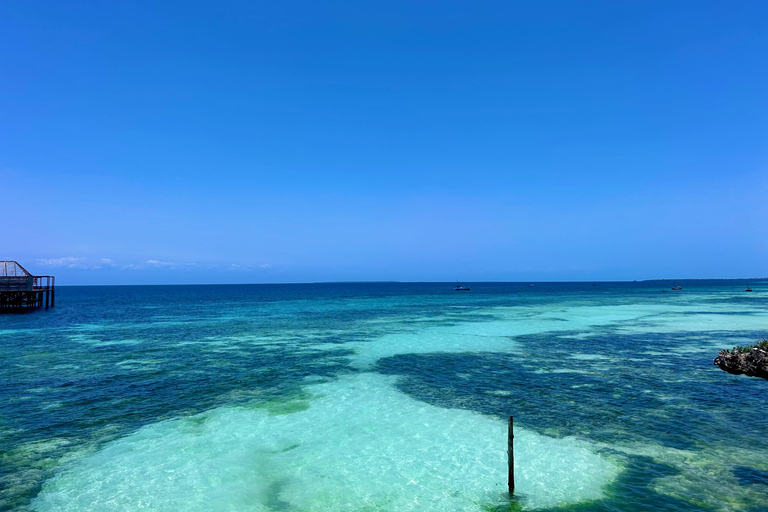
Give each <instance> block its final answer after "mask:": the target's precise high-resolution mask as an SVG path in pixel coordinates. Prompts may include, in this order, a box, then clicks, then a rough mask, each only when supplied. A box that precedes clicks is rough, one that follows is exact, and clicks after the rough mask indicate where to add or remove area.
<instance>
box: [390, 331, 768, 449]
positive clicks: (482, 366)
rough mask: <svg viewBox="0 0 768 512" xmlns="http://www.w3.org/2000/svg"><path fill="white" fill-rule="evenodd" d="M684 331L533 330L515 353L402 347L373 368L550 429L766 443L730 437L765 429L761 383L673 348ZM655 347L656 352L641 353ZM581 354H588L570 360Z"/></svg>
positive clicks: (409, 389) (434, 398)
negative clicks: (726, 373) (404, 350)
mask: <svg viewBox="0 0 768 512" xmlns="http://www.w3.org/2000/svg"><path fill="white" fill-rule="evenodd" d="M684 338H685V337H684V336H682V335H677V334H675V335H660V334H638V335H620V334H616V333H609V332H607V331H605V330H604V331H602V332H598V333H596V334H595V335H594V336H590V337H589V338H588V339H581V338H573V337H569V335H568V334H567V333H566V334H560V335H551V334H549V335H530V336H521V337H518V338H516V339H517V341H519V342H520V343H521V345H522V348H521V349H520V352H519V353H516V354H495V353H465V354H404V355H398V356H394V357H390V358H387V359H383V360H381V361H379V363H378V367H377V369H378V371H380V372H382V373H387V374H393V375H400V376H402V377H403V379H402V380H401V381H400V382H399V384H398V386H399V388H400V389H401V390H402V391H404V392H406V393H409V394H411V395H412V396H414V397H415V398H418V399H420V400H424V401H427V402H429V403H432V404H434V405H438V406H440V407H446V408H451V407H458V408H467V409H471V410H475V411H478V412H482V413H485V414H491V415H495V416H498V417H501V418H504V417H506V416H508V415H510V414H512V415H515V416H516V417H517V418H519V420H518V421H520V422H521V425H524V426H526V427H529V428H531V429H533V430H537V431H539V432H541V433H546V434H549V435H553V434H556V435H560V436H567V435H577V436H578V435H587V436H588V437H589V438H590V439H592V440H596V441H601V442H606V443H611V442H617V441H627V440H642V441H648V440H652V441H654V442H658V443H660V444H662V445H664V446H668V447H671V448H677V449H695V448H696V447H697V446H698V445H700V444H701V443H709V442H718V443H721V444H723V445H734V446H738V445H740V444H741V443H743V442H744V441H745V440H749V441H750V442H756V443H757V444H758V445H759V446H761V447H768V446H767V445H766V440H765V438H763V437H761V436H759V435H757V434H756V433H755V432H757V431H759V429H758V430H755V429H747V432H744V433H742V434H737V435H734V432H737V433H738V432H740V429H741V430H744V429H742V428H741V425H743V424H744V423H745V422H746V423H748V424H750V425H753V426H756V427H757V426H762V427H763V428H767V427H768V419H767V418H766V415H765V413H764V411H765V410H768V396H766V395H765V393H760V390H759V387H760V383H757V382H755V381H747V380H744V379H732V378H730V377H725V378H723V376H722V375H721V372H718V371H717V369H716V368H712V363H711V359H710V358H709V357H708V355H704V354H685V353H682V354H681V353H677V352H674V351H672V350H671V349H673V348H675V347H676V345H677V344H679V343H681V342H684V341H685V340H684ZM665 346H667V347H670V350H668V351H665V350H664V347H665ZM651 349H653V350H655V351H657V353H658V354H660V355H658V356H651V355H649V356H643V355H642V352H643V351H650V350H651ZM579 354H581V355H582V357H584V358H585V359H573V356H574V355H579ZM590 358H591V359H590ZM660 363H663V364H660ZM755 395H756V397H755ZM753 397H754V398H753ZM753 399H756V400H757V402H759V403H758V404H755V403H754V401H753Z"/></svg>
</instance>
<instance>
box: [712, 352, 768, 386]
mask: <svg viewBox="0 0 768 512" xmlns="http://www.w3.org/2000/svg"><path fill="white" fill-rule="evenodd" d="M714 364H715V366H719V367H720V369H721V370H725V371H726V372H728V373H732V374H734V375H746V376H748V377H760V378H763V379H766V380H768V351H765V350H760V349H759V348H756V347H755V348H752V350H749V351H747V352H740V351H736V350H734V351H732V352H731V351H728V350H721V351H720V352H719V353H718V354H717V357H716V358H715V361H714Z"/></svg>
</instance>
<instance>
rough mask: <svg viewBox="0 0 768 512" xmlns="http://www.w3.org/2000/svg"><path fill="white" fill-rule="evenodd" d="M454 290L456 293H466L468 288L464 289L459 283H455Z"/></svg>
mask: <svg viewBox="0 0 768 512" xmlns="http://www.w3.org/2000/svg"><path fill="white" fill-rule="evenodd" d="M454 290H456V291H457V292H468V291H469V288H464V287H463V286H461V283H459V282H458V281H456V288H454Z"/></svg>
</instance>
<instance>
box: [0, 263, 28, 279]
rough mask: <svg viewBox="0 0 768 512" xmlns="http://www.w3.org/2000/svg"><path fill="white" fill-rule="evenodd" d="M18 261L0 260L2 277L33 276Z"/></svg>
mask: <svg viewBox="0 0 768 512" xmlns="http://www.w3.org/2000/svg"><path fill="white" fill-rule="evenodd" d="M31 276H32V274H30V273H29V272H27V269H25V268H24V267H22V266H21V265H19V263H18V262H17V261H0V277H31Z"/></svg>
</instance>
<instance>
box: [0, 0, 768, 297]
mask: <svg viewBox="0 0 768 512" xmlns="http://www.w3.org/2000/svg"><path fill="white" fill-rule="evenodd" d="M0 45H1V47H2V48H3V50H2V51H0V178H2V183H3V188H4V192H3V194H2V196H3V197H2V199H1V200H0V212H2V214H3V218H4V219H5V221H4V223H3V226H2V228H0V229H1V231H2V235H1V236H0V259H16V260H19V261H20V262H21V263H22V264H24V265H25V266H27V267H28V268H29V269H30V270H32V271H33V272H35V273H40V274H42V273H53V274H55V275H56V276H57V277H58V278H59V282H61V283H71V284H75V283H77V284H132V283H210V282H244V283H245V282H306V281H337V280H404V281H406V280H407V281H450V280H454V279H461V280H463V281H466V282H471V281H478V280H513V281H516V280H522V281H528V280H598V279H605V280H613V279H617V280H619V279H621V280H633V279H646V278H660V277H670V278H685V277H692V278H696V277H723V278H729V277H742V276H758V275H760V276H765V275H768V265H767V264H766V263H767V262H768V258H766V256H767V255H768V236H767V235H768V228H767V227H766V224H768V223H766V219H768V204H767V203H768V201H766V198H767V197H768V95H766V84H767V83H768V66H766V62H768V3H766V2H749V1H744V2H706V1H696V2H694V1H690V2H676V1H663V2H652V1H648V2H628V1H626V2H619V1H604V2H600V1H595V2H575V1H568V2H553V1H542V2H483V1H476V2H466V1H441V2H437V1H421V2H415V1H410V2H398V1H387V2H346V1H340V2H316V1H315V2H303V1H284V2H250V1H249V2H246V1H231V0H224V1H216V2H170V1H169V2H46V1H39V2H23V1H11V2H3V3H2V4H0Z"/></svg>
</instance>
